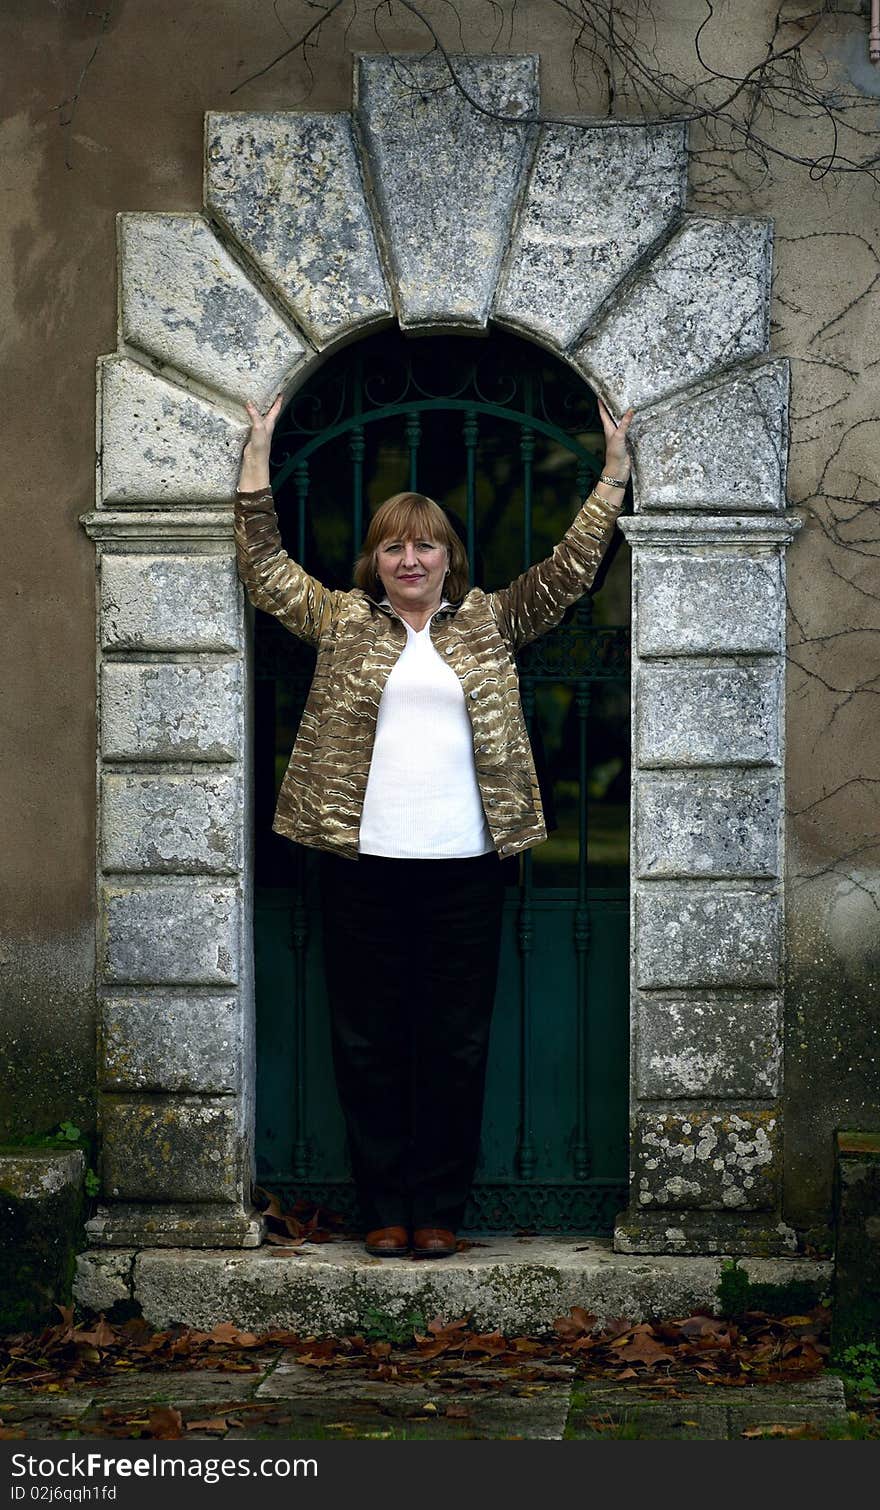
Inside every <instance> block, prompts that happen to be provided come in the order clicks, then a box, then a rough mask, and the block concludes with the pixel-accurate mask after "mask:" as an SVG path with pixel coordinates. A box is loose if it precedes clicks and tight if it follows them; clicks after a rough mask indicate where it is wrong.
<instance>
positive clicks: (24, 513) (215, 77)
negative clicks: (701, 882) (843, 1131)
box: [0, 0, 880, 1225]
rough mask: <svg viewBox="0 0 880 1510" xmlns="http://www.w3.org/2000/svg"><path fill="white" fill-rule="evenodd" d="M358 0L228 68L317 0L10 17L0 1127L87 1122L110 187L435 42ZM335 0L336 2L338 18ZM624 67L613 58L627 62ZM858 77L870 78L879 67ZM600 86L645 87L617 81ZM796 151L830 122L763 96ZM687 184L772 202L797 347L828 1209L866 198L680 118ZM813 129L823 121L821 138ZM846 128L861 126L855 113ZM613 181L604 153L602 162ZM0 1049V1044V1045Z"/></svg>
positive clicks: (810, 1053) (846, 1020)
mask: <svg viewBox="0 0 880 1510" xmlns="http://www.w3.org/2000/svg"><path fill="white" fill-rule="evenodd" d="M458 8H459V11H460V13H461V14H462V16H463V18H464V25H463V29H462V32H461V34H460V35H459V33H458V30H457V28H456V27H454V26H453V25H452V24H451V18H450V10H449V7H448V6H447V5H428V6H426V7H425V9H426V14H428V15H430V16H431V17H432V18H434V19H435V20H436V21H437V24H438V27H439V28H440V30H441V35H442V36H443V38H444V41H445V42H446V44H447V45H448V46H450V47H451V48H453V49H459V48H461V47H462V46H464V47H467V48H469V49H471V50H474V51H480V50H484V51H488V50H491V48H492V46H493V43H494V45H495V47H496V50H498V51H504V52H517V53H525V52H532V51H535V52H539V53H540V55H541V74H542V99H543V106H544V110H545V112H547V113H554V114H556V113H582V114H599V115H603V114H604V113H605V108H606V96H605V92H604V80H603V79H602V77H601V75H600V76H599V77H598V78H597V79H593V78H592V77H591V75H590V73H589V71H588V70H586V69H584V68H582V69H581V70H580V76H579V83H580V88H579V91H576V90H575V88H574V86H573V84H572V80H571V76H570V66H569V58H570V48H571V34H570V31H569V27H568V24H567V22H566V20H565V16H564V14H563V12H562V10H561V9H560V8H559V7H557V6H556V5H554V4H553V3H552V0H520V3H519V4H518V5H517V7H516V10H515V18H514V19H513V21H512V24H511V25H510V27H509V28H508V27H505V28H504V30H503V32H502V34H501V35H500V36H498V35H497V12H496V11H494V10H493V8H492V7H490V6H489V5H488V4H485V3H484V0H460V3H459V7H458ZM374 9H375V7H374V5H373V3H372V0H369V3H367V4H365V5H363V7H362V11H363V13H362V14H361V15H359V16H357V17H355V18H354V20H353V21H352V7H351V6H350V5H345V6H343V7H342V8H341V9H340V12H339V15H338V16H336V17H334V18H333V19H332V20H331V22H330V23H329V24H327V25H326V27H325V28H324V30H323V32H322V34H321V37H320V40H319V44H318V47H317V48H316V49H315V50H314V51H313V52H311V54H310V59H311V65H312V72H313V75H314V77H313V78H312V77H310V75H309V71H308V70H307V69H306V68H305V67H304V66H303V64H302V61H301V60H300V58H299V55H294V56H292V57H290V58H289V59H287V60H286V61H284V62H282V63H281V64H279V65H278V66H277V67H275V68H272V69H271V70H270V71H269V72H267V73H266V74H265V75H264V76H263V77H261V78H259V79H257V80H255V81H254V82H253V83H250V84H248V85H246V86H245V87H243V88H241V89H240V90H238V91H237V92H235V93H232V92H231V91H232V89H233V87H234V86H235V84H236V83H237V81H239V80H241V79H243V78H245V77H246V76H247V75H249V74H252V73H254V72H256V71H257V70H258V69H259V68H261V67H262V66H263V65H264V64H266V63H267V62H269V61H270V60H271V59H273V58H274V57H275V56H276V55H277V54H278V53H279V52H281V51H282V50H283V49H284V48H285V47H286V46H288V45H289V42H290V38H291V37H295V36H297V35H299V32H300V31H301V30H302V29H303V28H304V27H305V25H307V24H309V22H310V21H311V20H313V19H314V12H313V11H311V10H309V9H308V8H307V7H305V6H304V5H300V4H298V3H296V0H291V4H290V5H289V6H287V7H286V8H284V9H282V10H280V11H279V14H280V15H282V16H283V19H284V21H285V23H286V25H287V26H288V28H289V30H290V37H288V35H287V34H286V33H285V31H284V29H283V28H282V26H281V24H280V22H279V19H278V18H277V17H276V14H275V12H274V11H273V8H272V7H271V6H261V7H254V6H253V5H252V4H250V3H247V0H226V3H223V4H211V5H209V6H208V5H203V4H200V3H196V0H184V3H183V4H181V3H179V0H178V3H171V0H159V3H150V4H149V5H148V4H146V3H143V0H141V3H137V0H127V3H126V0H123V3H117V4H111V5H108V8H107V10H105V11H103V12H97V11H96V10H92V9H89V7H87V5H86V4H85V3H84V0H79V3H76V4H73V3H68V0H51V3H50V0H47V3H45V4H44V5H42V6H40V7H33V6H32V5H30V4H25V3H24V0H10V3H7V5H6V6H5V7H4V8H3V14H2V17H0V28H2V43H0V45H2V47H3V50H4V55H5V57H6V58H7V60H10V59H14V60H15V63H14V66H13V67H12V68H10V65H9V63H8V62H7V74H11V77H10V78H9V82H8V84H7V88H6V91H5V99H6V115H5V118H4V120H3V123H2V128H0V129H2V136H3V150H2V154H0V174H2V178H3V200H2V203H3V206H4V215H3V219H2V224H0V235H2V237H3V242H4V244H3V256H2V257H0V286H2V289H3V309H4V319H3V322H2V336H0V339H2V341H3V348H4V350H3V355H4V360H3V363H2V377H0V381H2V383H3V385H4V389H5V392H4V396H3V397H4V413H5V414H6V415H7V416H8V417H10V418H11V420H12V437H13V438H12V440H11V443H10V444H8V447H7V452H6V457H5V460H6V467H5V486H4V490H3V491H4V495H5V496H4V503H5V512H6V530H5V539H6V553H5V562H6V565H5V570H4V571H3V572H2V574H0V592H2V594H3V597H4V625H5V626H6V630H7V633H6V644H7V646H8V649H7V653H6V655H5V656H4V676H5V687H4V692H5V697H4V704H3V706H4V716H3V741H4V751H5V757H6V758H5V760H4V762H3V768H2V775H0V783H2V785H0V802H2V804H3V811H4V815H5V819H6V822H5V839H6V842H5V845H4V861H5V864H4V879H3V902H4V907H3V914H4V915H3V919H2V942H0V979H2V982H3V986H2V994H3V1013H2V1021H3V1026H2V1028H0V1033H2V1040H0V1041H2V1055H0V1065H2V1067H3V1078H4V1081H5V1087H4V1092H3V1105H2V1108H0V1132H2V1130H3V1129H4V1128H5V1129H6V1130H9V1129H10V1128H11V1129H13V1130H17V1131H19V1132H21V1131H28V1130H43V1129H44V1128H46V1127H48V1126H49V1125H51V1124H52V1123H53V1122H55V1121H57V1120H58V1119H59V1118H62V1117H68V1116H72V1117H74V1118H76V1119H77V1120H81V1121H87V1119H88V1106H89V1103H90V1099H91V1087H92V1084H93V1079H94V1071H93V1038H94V1020H93V1012H94V1008H93V932H94V896H93V888H94V881H93V876H94V839H95V835H94V826H95V777H94V746H95V717H94V708H95V685H94V677H95V671H94V667H95V652H94V548H93V545H92V543H91V542H90V541H89V540H88V539H87V537H86V536H85V534H84V533H83V531H82V530H81V528H80V527H79V525H78V523H77V518H78V515H79V514H80V513H82V512H83V511H84V510H86V509H88V508H89V507H90V506H91V505H92V503H93V501H94V420H93V416H94V384H95V374H94V361H95V357H96V356H97V355H98V354H100V353H102V352H108V351H111V350H113V349H114V347H115V345H116V335H115V319H116V282H115V263H116V252H115V216H116V213H117V212H118V211H120V210H145V211H150V210H154V211H163V210H164V211H174V210H178V211H181V210H197V209H199V208H200V206H201V203H202V182H201V175H202V126H203V116H204V112H205V111H207V110H230V109H233V110H245V109H246V110H262V109H265V110H279V109H280V110H286V109H296V108H300V107H301V108H309V109H324V110H326V109H347V108H348V107H349V104H350V98H351V60H352V54H353V53H354V52H357V51H376V50H378V49H380V48H381V46H383V45H385V46H387V47H389V48H393V49H394V50H396V51H397V50H401V49H406V48H410V47H411V48H414V49H415V48H422V47H425V46H426V45H427V42H426V34H425V31H424V28H423V27H422V26H421V25H420V24H419V23H418V22H417V20H416V19H415V18H413V17H411V16H407V15H406V13H405V12H404V11H403V10H402V9H401V8H399V7H395V10H394V11H393V13H392V16H391V18H390V19H389V18H388V16H387V14H386V15H385V16H384V18H383V20H382V22H381V35H380V36H377V33H376V30H375V27H374V24H373V19H372V17H373V11H374ZM772 9H773V7H767V6H766V5H765V4H763V3H759V0H754V3H751V4H747V5H743V4H738V5H737V6H736V8H735V10H734V9H733V8H727V9H726V10H724V11H719V14H718V19H717V21H716V22H715V24H714V26H713V27H712V28H710V29H709V31H708V32H706V33H704V34H703V39H702V40H703V48H704V55H705V56H707V57H708V58H709V59H710V61H711V62H712V63H713V64H714V65H715V66H716V67H718V68H721V69H726V70H728V71H732V70H733V69H736V68H739V67H743V68H745V67H748V66H749V65H750V64H751V63H753V62H754V61H755V60H756V59H757V58H758V57H759V55H760V54H761V52H762V50H763V43H764V38H765V37H766V17H767V15H768V14H769V12H770V11H771V10H772ZM653 13H654V16H655V17H656V20H657V23H658V25H657V35H656V38H655V41H654V46H655V48H656V51H657V56H658V59H659V62H660V63H661V65H663V64H666V63H668V64H670V65H671V66H674V67H675V68H677V69H678V70H679V71H680V72H681V73H682V74H683V75H684V76H686V77H688V76H695V70H696V67H697V65H696V61H695V56H694V48H693V36H694V32H695V30H696V28H697V26H698V25H699V23H700V21H702V20H703V19H704V16H705V8H704V6H702V5H701V4H699V3H698V0H687V3H681V0H675V3H674V4H673V0H656V3H655V5H654V7H653ZM349 22H350V23H351V24H350V25H349V26H348V29H347V30H346V25H347V23H349ZM865 34H866V23H865V22H864V20H863V18H861V17H856V16H842V17H840V18H839V19H838V20H837V21H836V22H833V21H832V22H829V23H827V24H826V25H825V27H824V28H823V32H822V48H823V51H824V53H825V55H826V56H828V57H829V59H830V63H831V76H830V80H829V82H832V81H835V80H836V81H837V82H838V83H839V84H840V85H841V86H843V87H845V88H846V89H848V90H860V91H861V92H862V97H863V98H864V101H865V104H866V109H865V111H864V112H863V113H862V114H861V116H860V117H859V124H860V126H861V127H862V129H871V128H873V129H874V130H876V129H877V126H878V124H880V120H878V117H880V72H874V71H872V70H871V69H870V67H869V66H868V65H867V64H865V63H864V62H863V61H862V59H863V57H864V53H865V49H866V44H865ZM618 84H619V85H621V84H622V81H620V80H619V81H618ZM871 91H874V93H871ZM616 110H617V113H619V114H621V115H629V116H636V117H638V116H640V114H641V109H640V107H639V104H638V102H637V101H635V100H633V101H630V102H629V103H628V102H627V100H626V97H625V92H619V93H618V96H617V102H616ZM773 139H774V141H775V142H777V144H780V145H783V146H784V147H785V148H786V149H787V150H789V151H790V152H792V153H793V154H795V155H798V154H806V153H809V152H811V151H813V150H816V151H818V150H821V147H822V144H823V142H824V138H822V137H818V136H817V135H816V134H815V133H813V132H808V131H807V129H806V128H805V127H804V126H803V125H797V124H793V123H791V122H786V120H785V118H784V117H782V118H780V119H779V120H778V121H777V124H776V127H775V129H774V131H773ZM691 141H692V145H693V147H694V158H693V163H692V172H691V192H690V196H689V207H690V208H692V209H700V208H705V209H709V210H712V211H715V212H722V213H732V214H754V213H757V214H769V215H772V216H773V218H774V220H775V225H776V241H775V278H774V302H773V318H774V322H775V324H774V336H773V345H774V350H776V351H778V352H780V353H782V354H785V355H788V356H789V357H790V358H791V359H792V364H793V410H792V421H793V424H792V451H791V461H790V479H789V495H790V501H791V504H792V505H794V506H795V507H798V508H800V509H801V510H802V512H803V514H804V518H805V524H804V528H803V529H802V530H801V531H800V533H799V536H798V538H797V540H796V542H795V544H794V546H793V547H792V549H791V551H790V553H789V559H788V572H789V599H790V616H789V673H788V674H789V685H788V769H787V777H788V803H789V809H790V815H789V820H788V830H787V843H788V866H789V870H788V917H789V926H788V941H787V942H788V958H789V972H788V980H787V999H788V1024H787V1038H786V1050H787V1133H786V1181H787V1215H788V1217H789V1220H791V1221H793V1222H794V1223H795V1224H797V1225H809V1224H810V1223H812V1222H815V1221H821V1220H822V1218H823V1216H824V1214H825V1212H826V1210H827V1205H828V1198H829V1192H830V1172H831V1156H832V1134H833V1130H834V1128H835V1127H836V1126H843V1125H861V1126H875V1127H876V1126H877V1125H878V1124H880V1116H878V1113H877V1111H876V1107H877V1105H878V1100H880V1098H878V1082H880V1075H878V1071H877V1060H878V1059H880V1051H878V1046H877V1022H876V1007H875V1002H876V990H877V986H876V981H877V966H878V952H880V944H878V939H880V929H878V927H877V911H878V906H880V877H878V868H877V867H878V856H880V836H878V823H877V818H876V811H877V809H876V802H875V793H876V791H877V783H876V780H875V781H874V782H873V783H872V781H871V780H870V779H869V778H870V775H871V773H872V772H874V773H876V771H877V769H878V768H880V763H878V749H877V746H878V733H877V729H878V720H877V718H876V697H877V693H876V690H875V689H873V688H872V687H871V686H870V685H869V683H870V679H871V677H872V676H875V677H876V676H877V675H878V674H880V664H878V662H877V657H876V652H875V645H876V641H877V633H878V628H880V625H878V615H877V593H876V578H875V576H874V574H873V573H874V563H875V561H876V555H877V552H878V532H877V524H876V516H873V517H872V514H871V511H870V510H869V509H865V508H863V507H860V506H859V504H858V502H856V503H854V502H852V500H853V499H856V500H862V503H866V502H867V501H869V500H870V499H871V498H872V497H876V490H877V485H876V461H875V457H876V455H877V440H878V438H880V436H878V429H880V427H878V424H877V421H876V420H875V419H874V417H873V416H874V411H875V408H876V405H875V401H874V397H873V388H874V385H873V384H872V383H871V381H870V378H871V372H870V368H871V364H872V363H874V362H876V361H877V360H878V358H880V319H878V316H877V313H876V309H877V307H878V305H877V300H876V294H875V293H874V291H873V280H874V279H875V278H876V277H877V275H878V272H880V261H878V257H877V255H876V254H875V252H874V250H873V243H875V242H876V240H877V234H876V233H877V220H878V211H877V205H876V200H875V199H874V198H873V197H872V190H871V187H870V185H869V184H868V183H866V182H864V181H863V180H860V179H858V178H855V177H849V178H847V179H846V180H845V181H844V182H843V183H842V184H841V185H839V186H836V185H835V184H834V183H832V182H830V181H827V180H825V181H818V182H816V181H811V179H810V176H809V174H808V172H807V170H806V169H805V168H804V167H802V166H800V165H798V164H795V163H792V162H785V161H781V160H779V159H778V158H773V159H771V160H770V164H769V168H768V170H767V171H762V170H761V169H760V168H759V166H758V165H757V164H756V163H755V162H754V161H752V162H749V161H747V160H745V159H743V157H742V156H741V155H738V156H737V157H736V158H731V156H730V154H729V152H728V151H727V150H726V149H725V148H724V147H723V146H722V148H721V149H720V150H716V149H715V148H714V147H713V145H712V143H711V141H709V140H708V138H707V134H706V131H705V129H704V127H703V126H701V125H699V124H696V125H694V126H693V127H692V135H691ZM817 142H818V143H819V145H818V146H816V145H815V144H816V143H817ZM847 147H848V149H849V150H850V151H851V152H853V153H855V152H860V151H864V150H865V143H864V139H855V138H854V139H852V140H851V141H849V142H848V143H847ZM608 192H609V195H613V193H614V184H613V182H610V183H609V186H608ZM7 1066H9V1067H8V1068H7Z"/></svg>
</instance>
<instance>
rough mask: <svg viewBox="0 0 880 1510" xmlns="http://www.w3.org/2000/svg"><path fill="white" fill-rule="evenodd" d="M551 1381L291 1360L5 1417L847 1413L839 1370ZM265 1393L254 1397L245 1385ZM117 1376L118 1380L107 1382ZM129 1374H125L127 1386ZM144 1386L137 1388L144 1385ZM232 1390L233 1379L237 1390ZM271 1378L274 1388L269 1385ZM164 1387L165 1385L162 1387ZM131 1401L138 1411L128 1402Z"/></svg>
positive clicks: (420, 1422)
mask: <svg viewBox="0 0 880 1510" xmlns="http://www.w3.org/2000/svg"><path fill="white" fill-rule="evenodd" d="M540 1370H541V1377H539V1378H535V1379H527V1378H523V1377H521V1376H520V1377H517V1376H516V1373H515V1372H514V1371H513V1370H505V1369H503V1368H499V1367H497V1366H494V1365H492V1364H489V1365H486V1366H483V1365H480V1364H472V1365H469V1364H464V1363H463V1364H462V1367H461V1369H460V1371H458V1375H459V1376H456V1374H449V1373H444V1374H438V1375H437V1376H435V1377H433V1378H426V1379H423V1380H419V1379H407V1380H405V1381H403V1382H400V1383H396V1382H394V1381H390V1380H383V1379H373V1378H369V1377H365V1376H363V1375H360V1374H358V1373H356V1372H354V1371H346V1372H344V1373H339V1372H334V1371H332V1370H327V1371H326V1373H324V1372H321V1371H316V1370H313V1369H309V1368H308V1367H307V1366H306V1365H302V1364H299V1363H297V1362H296V1360H295V1359H284V1360H282V1363H281V1364H279V1367H278V1368H277V1369H275V1370H274V1371H273V1373H272V1375H271V1376H270V1377H269V1378H268V1379H265V1378H263V1374H262V1373H261V1372H259V1373H255V1374H254V1375H250V1376H245V1375H239V1376H238V1377H237V1378H236V1376H234V1375H228V1374H224V1373H222V1371H220V1370H204V1371H203V1372H202V1374H201V1376H200V1379H199V1383H198V1385H195V1384H194V1380H195V1378H196V1371H187V1372H186V1373H181V1374H177V1375H174V1374H168V1373H166V1374H164V1375H163V1374H155V1375H149V1374H143V1373H141V1374H138V1375H135V1376H132V1377H129V1378H128V1379H127V1380H126V1381H125V1384H126V1385H127V1386H135V1388H132V1389H130V1390H121V1389H120V1390H118V1391H116V1390H112V1391H111V1390H110V1389H108V1388H107V1387H106V1386H105V1385H104V1384H97V1385H95V1384H93V1385H91V1386H90V1387H89V1388H88V1389H84V1390H83V1393H82V1395H70V1394H65V1395H60V1394H59V1395H48V1394H30V1395H27V1394H26V1392H25V1391H17V1392H13V1391H2V1392H0V1420H2V1422H3V1425H4V1426H5V1427H7V1428H11V1429H13V1430H15V1429H16V1428H19V1429H21V1430H23V1431H24V1432H25V1433H26V1437H27V1438H35V1439H41V1440H49V1439H56V1438H64V1437H77V1436H79V1435H81V1434H83V1433H85V1434H98V1435H99V1434H100V1432H96V1430H95V1428H96V1427H99V1426H100V1423H101V1420H102V1410H104V1409H105V1408H106V1407H107V1406H108V1405H109V1406H111V1407H112V1408H113V1410H114V1412H116V1411H118V1412H119V1414H120V1415H121V1416H122V1417H123V1419H124V1418H125V1417H126V1416H127V1415H130V1416H131V1417H132V1418H134V1419H140V1418H141V1417H143V1418H144V1419H146V1418H148V1417H149V1414H150V1411H151V1409H152V1408H154V1406H155V1405H158V1404H160V1403H161V1404H168V1405H171V1406H173V1407H174V1408H176V1409H178V1410H180V1411H181V1413H182V1415H183V1418H184V1424H185V1425H186V1424H187V1423H189V1422H191V1421H209V1420H213V1419H225V1420H226V1421H228V1423H229V1424H228V1426H227V1427H226V1429H225V1430H223V1429H221V1430H220V1431H218V1432H210V1431H195V1432H191V1431H186V1433H185V1435H186V1439H187V1440H194V1439H213V1440H220V1439H225V1440H230V1441H231V1440H241V1441H246V1440H278V1441H284V1440H287V1441H296V1440H309V1439H314V1438H319V1437H320V1438H324V1439H327V1438H333V1437H335V1436H339V1437H340V1438H346V1437H353V1438H368V1437H376V1438H388V1439H394V1440H400V1439H404V1438H407V1437H417V1438H424V1439H428V1440H430V1439H436V1440H452V1439H468V1438H470V1439H479V1440H489V1439H498V1438H501V1439H523V1440H524V1439H538V1440H553V1441H558V1440H562V1439H563V1438H565V1439H566V1440H590V1439H601V1438H603V1437H605V1438H614V1437H620V1436H622V1435H627V1434H631V1435H633V1436H639V1437H644V1438H651V1439H657V1440H670V1439H672V1440H685V1441H700V1440H702V1441H723V1440H738V1439H739V1438H740V1437H741V1436H742V1433H743V1432H744V1431H745V1430H747V1429H748V1428H750V1427H754V1426H761V1425H763V1426H771V1425H783V1426H797V1425H798V1424H800V1423H805V1424H809V1425H811V1426H813V1427H817V1428H819V1430H820V1431H821V1430H822V1429H823V1428H826V1427H829V1426H833V1425H836V1424H842V1423H844V1422H845V1421H846V1418H847V1412H846V1404H845V1399H844V1392H843V1384H842V1381H841V1380H840V1379H839V1378H838V1377H837V1376H835V1375H831V1374H827V1375H821V1376H819V1377H818V1378H815V1379H808V1380H804V1381H803V1382H793V1383H787V1384H784V1385H754V1386H752V1385H747V1386H741V1387H739V1388H733V1387H725V1386H723V1385H718V1386H709V1385H701V1384H692V1383H690V1382H689V1381H688V1380H686V1379H681V1378H678V1377H676V1378H675V1379H674V1380H671V1381H669V1382H668V1384H667V1385H666V1387H664V1383H663V1381H662V1380H644V1381H643V1380H638V1381H633V1382H632V1383H626V1384H624V1383H619V1382H616V1381H614V1380H607V1381H606V1380H604V1379H597V1380H591V1379H586V1380H584V1379H581V1380H578V1379H576V1378H575V1377H574V1374H575V1370H574V1366H573V1365H570V1364H558V1365H552V1366H550V1367H545V1366H544V1365H543V1364H542V1365H541V1366H540ZM261 1379H262V1381H263V1382H262V1383H260V1384H259V1386H258V1387H257V1388H256V1397H255V1398H250V1399H248V1398H247V1395H246V1393H245V1387H246V1388H248V1389H250V1390H251V1391H253V1390H254V1387H255V1382H256V1381H257V1380H261ZM108 1382H109V1383H113V1384H115V1383H116V1381H108ZM122 1382H123V1381H119V1383H120V1384H121V1383H122ZM137 1386H139V1388H138V1387H137ZM230 1386H231V1387H230ZM266 1386H268V1387H269V1388H268V1390H267V1388H266ZM160 1387H161V1388H160ZM126 1407H128V1409H126Z"/></svg>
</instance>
